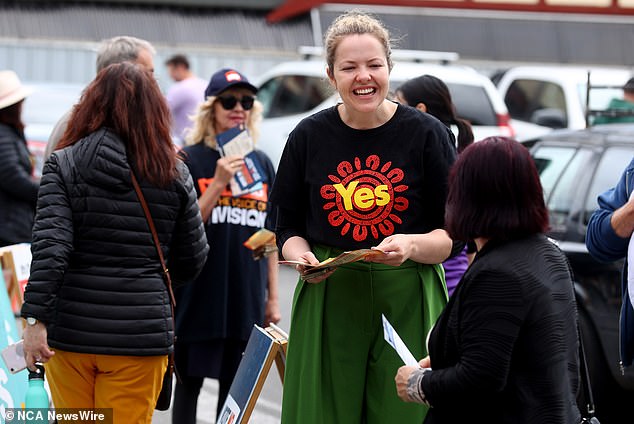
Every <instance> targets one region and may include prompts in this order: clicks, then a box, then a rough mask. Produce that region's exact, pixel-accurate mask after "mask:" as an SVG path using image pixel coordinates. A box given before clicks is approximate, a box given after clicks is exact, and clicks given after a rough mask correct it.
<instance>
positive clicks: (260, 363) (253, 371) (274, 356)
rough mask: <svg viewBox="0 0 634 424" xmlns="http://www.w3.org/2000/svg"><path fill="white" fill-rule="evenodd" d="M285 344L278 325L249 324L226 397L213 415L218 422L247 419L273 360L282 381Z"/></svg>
mask: <svg viewBox="0 0 634 424" xmlns="http://www.w3.org/2000/svg"><path fill="white" fill-rule="evenodd" d="M287 346H288V334H286V333H285V332H284V330H282V329H281V328H279V327H278V326H276V325H274V324H271V325H270V326H269V327H266V328H262V327H259V326H257V325H254V326H253V330H252V331H251V335H250V337H249V341H248V342H247V347H246V349H245V351H244V356H243V357H242V360H241V361H240V365H239V366H238V371H237V372H236V375H235V377H234V379H233V382H232V383H231V387H230V388H229V394H228V395H227V400H226V401H225V403H224V405H223V406H222V410H221V411H220V415H219V416H218V417H217V421H216V422H217V423H218V424H246V423H248V422H249V418H251V414H252V413H253V409H254V408H255V404H256V402H257V400H258V397H259V396H260V393H261V392H262V387H263V386H264V382H265V381H266V377H267V376H268V374H269V372H270V370H271V366H272V365H273V362H275V365H276V367H277V372H278V374H279V376H280V380H281V381H282V384H284V370H285V369H286V349H287Z"/></svg>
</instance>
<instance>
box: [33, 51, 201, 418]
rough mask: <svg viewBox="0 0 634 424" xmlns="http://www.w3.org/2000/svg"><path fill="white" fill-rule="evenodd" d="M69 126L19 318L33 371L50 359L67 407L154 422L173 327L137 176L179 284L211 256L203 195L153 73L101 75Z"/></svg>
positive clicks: (122, 70)
mask: <svg viewBox="0 0 634 424" xmlns="http://www.w3.org/2000/svg"><path fill="white" fill-rule="evenodd" d="M70 122H72V123H73V125H69V126H68V128H67V129H66V132H65V134H64V136H63V138H62V140H61V142H60V145H59V146H60V149H61V150H57V151H56V152H55V153H54V154H53V155H52V156H51V157H50V158H49V160H48V161H47V162H46V164H45V166H44V172H43V176H42V182H41V189H40V192H39V197H38V202H37V212H36V217H35V224H34V227H33V243H32V253H33V261H32V265H31V275H30V278H29V282H28V284H27V287H26V290H25V299H24V306H23V307H22V312H21V313H22V317H24V318H26V319H27V326H26V328H25V331H24V341H25V345H24V347H25V356H26V360H27V364H28V365H29V367H30V368H32V367H33V363H34V362H45V363H46V371H47V376H48V379H49V383H50V386H51V394H52V397H53V403H54V404H55V407H57V408H69V407H72V408H113V411H114V422H129V423H132V422H134V423H150V422H151V419H152V412H153V409H154V406H155V404H156V400H157V396H158V394H159V391H160V388H161V382H162V377H163V373H164V371H165V369H166V366H167V355H168V354H169V353H171V352H172V350H173V343H174V331H173V324H172V323H173V321H172V316H171V309H170V301H169V293H168V290H167V289H166V286H165V282H164V280H163V278H162V276H161V266H160V262H159V258H158V255H157V252H156V248H155V245H154V243H153V240H152V235H151V233H150V230H149V227H148V223H147V221H146V218H145V215H144V212H143V209H142V207H141V204H140V203H139V200H138V198H137V195H136V193H135V191H134V189H133V185H132V181H131V173H132V172H134V174H135V175H136V177H137V179H138V180H139V184H140V186H141V190H142V191H143V194H144V197H145V199H146V201H147V203H148V206H149V209H150V213H151V215H152V218H153V221H154V224H155V226H156V230H157V233H158V237H159V240H160V244H161V247H162V251H163V253H164V256H165V258H166V261H167V265H168V268H169V271H170V274H171V277H172V282H173V283H174V285H175V286H176V285H178V284H182V283H186V282H189V281H191V280H193V279H194V278H195V277H196V276H197V275H198V273H199V272H200V270H201V269H202V266H203V264H204V262H205V259H206V257H207V251H208V246H207V240H206V236H205V231H204V228H203V223H202V219H201V216H200V211H199V208H198V204H197V201H196V192H195V190H194V187H193V183H192V179H191V176H190V174H189V172H188V170H187V167H186V166H185V165H184V164H183V163H182V162H181V161H180V160H178V159H177V157H176V152H175V150H174V148H173V146H172V143H171V139H170V133H169V128H170V126H169V123H170V115H169V111H168V108H167V105H166V103H165V100H164V97H163V95H162V93H161V91H160V89H159V87H158V85H157V83H156V81H155V80H154V77H153V75H152V74H151V73H149V72H148V71H146V70H144V69H141V68H139V67H138V66H137V65H134V64H130V63H119V64H114V65H110V66H109V67H107V68H105V69H103V70H102V71H100V72H99V74H98V75H97V77H96V78H95V80H94V81H93V82H92V83H91V84H90V85H89V86H88V87H87V88H86V90H85V92H84V94H83V95H82V97H81V99H80V101H79V103H78V104H77V105H76V106H75V108H74V110H73V112H72V116H71V120H70ZM49 346H50V347H49Z"/></svg>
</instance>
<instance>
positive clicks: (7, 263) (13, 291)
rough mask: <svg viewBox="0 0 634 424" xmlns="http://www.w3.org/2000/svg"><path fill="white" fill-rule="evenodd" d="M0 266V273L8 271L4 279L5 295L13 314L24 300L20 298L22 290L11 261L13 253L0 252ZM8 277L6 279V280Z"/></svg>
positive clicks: (7, 251) (8, 251) (13, 263)
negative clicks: (7, 297) (0, 271)
mask: <svg viewBox="0 0 634 424" xmlns="http://www.w3.org/2000/svg"><path fill="white" fill-rule="evenodd" d="M0 265H1V267H2V271H3V272H5V271H8V272H7V273H6V274H5V275H4V277H5V279H6V280H7V281H5V284H6V287H7V294H8V295H9V301H10V302H11V307H12V308H13V311H14V312H15V313H17V312H19V311H20V308H21V307H22V303H23V302H24V298H23V296H22V290H21V289H20V282H19V281H18V274H17V270H16V269H15V262H14V261H13V253H11V251H10V250H4V251H0ZM7 276H8V278H7Z"/></svg>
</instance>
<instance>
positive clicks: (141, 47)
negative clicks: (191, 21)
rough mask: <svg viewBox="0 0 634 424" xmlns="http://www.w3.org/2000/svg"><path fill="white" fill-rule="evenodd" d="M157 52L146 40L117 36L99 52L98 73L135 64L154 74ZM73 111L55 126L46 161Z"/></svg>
mask: <svg viewBox="0 0 634 424" xmlns="http://www.w3.org/2000/svg"><path fill="white" fill-rule="evenodd" d="M155 54H156V50H155V49H154V47H153V46H152V45H151V44H150V43H149V42H148V41H145V40H142V39H140V38H135V37H130V36H117V37H113V38H109V39H107V40H104V41H102V43H101V45H100V46H99V50H98V51H97V73H99V71H101V70H102V69H104V68H105V67H107V66H108V65H112V64H113V63H122V62H134V63H136V64H138V65H139V66H142V67H144V68H146V69H147V70H149V71H151V72H154V55H155ZM71 112H72V110H69V111H67V112H66V113H65V114H64V115H63V116H62V117H61V118H60V119H59V121H57V124H55V128H53V131H52V132H51V135H50V136H49V138H48V143H47V145H46V150H45V151H44V160H46V159H48V157H49V156H50V155H51V153H53V151H54V150H55V148H56V147H57V143H59V140H60V138H62V135H64V131H66V126H67V125H68V120H69V119H70V115H71Z"/></svg>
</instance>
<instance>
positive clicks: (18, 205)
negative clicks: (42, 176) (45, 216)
mask: <svg viewBox="0 0 634 424" xmlns="http://www.w3.org/2000/svg"><path fill="white" fill-rule="evenodd" d="M32 172H33V164H32V163H31V155H30V154H29V150H28V148H27V145H26V140H25V139H24V134H22V133H21V132H19V131H18V130H16V129H15V128H13V127H10V126H8V125H5V124H0V246H6V245H10V244H16V243H30V242H31V228H32V227H33V215H34V214H35V202H36V200H37V189H38V187H39V184H38V183H37V182H36V181H34V180H33V179H31V174H32Z"/></svg>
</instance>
